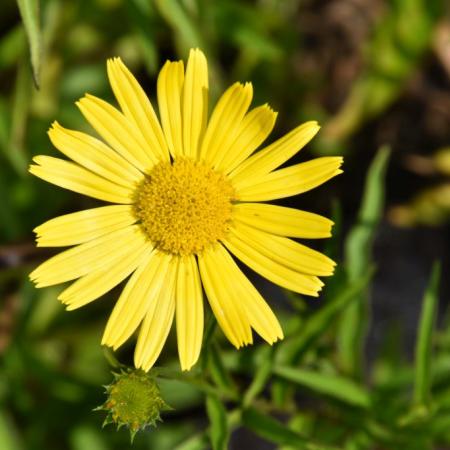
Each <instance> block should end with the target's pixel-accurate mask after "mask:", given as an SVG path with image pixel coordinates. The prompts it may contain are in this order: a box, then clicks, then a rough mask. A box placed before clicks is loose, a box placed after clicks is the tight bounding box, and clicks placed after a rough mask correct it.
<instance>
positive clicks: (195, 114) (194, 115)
mask: <svg viewBox="0 0 450 450" xmlns="http://www.w3.org/2000/svg"><path fill="white" fill-rule="evenodd" d="M182 110H183V150H184V156H187V157H189V158H193V159H196V158H197V157H198V155H199V145H200V144H201V141H202V139H203V134H204V133H205V128H206V120H207V118H208V65H207V62H206V58H205V55H204V54H203V53H202V52H201V51H200V50H199V49H193V50H191V51H190V53H189V59H188V63H187V67H186V75H185V80H184V86H183V105H182Z"/></svg>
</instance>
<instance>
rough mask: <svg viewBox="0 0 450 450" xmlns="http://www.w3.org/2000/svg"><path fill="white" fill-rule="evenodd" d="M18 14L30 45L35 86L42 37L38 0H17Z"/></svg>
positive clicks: (37, 79) (39, 63) (37, 83)
mask: <svg viewBox="0 0 450 450" xmlns="http://www.w3.org/2000/svg"><path fill="white" fill-rule="evenodd" d="M17 5H18V6H19V11H20V15H21V16H22V21H23V25H24V27H25V33H26V35H27V38H28V44H29V46H30V59H31V67H32V69H33V79H34V83H35V85H36V87H37V88H39V82H40V70H41V54H42V47H41V46H42V37H41V30H40V24H39V23H40V21H39V0H17Z"/></svg>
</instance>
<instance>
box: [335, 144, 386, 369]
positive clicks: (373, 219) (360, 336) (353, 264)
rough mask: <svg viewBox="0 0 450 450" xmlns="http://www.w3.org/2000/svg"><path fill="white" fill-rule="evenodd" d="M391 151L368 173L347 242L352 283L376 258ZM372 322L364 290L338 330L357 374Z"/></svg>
mask: <svg viewBox="0 0 450 450" xmlns="http://www.w3.org/2000/svg"><path fill="white" fill-rule="evenodd" d="M389 155H390V152H389V150H388V149H387V148H381V149H380V150H379V151H378V153H377V154H376V156H375V158H374V160H373V162H372V164H371V166H370V168H369V171H368V173H367V178H366V184H365V187H364V193H363V199H362V202H361V207H360V211H359V214H358V222H357V223H356V225H355V226H354V227H353V228H352V230H351V231H350V233H349V235H348V237H347V240H346V243H345V262H346V271H347V276H348V279H349V281H350V282H354V281H355V280H358V279H359V278H361V277H362V276H364V274H365V273H366V272H367V270H368V267H369V265H370V264H371V259H372V246H373V240H374V238H375V233H376V230H377V227H378V224H379V222H380V220H381V217H382V214H383V208H384V198H385V188H384V183H385V176H386V170H387V164H388V160H389ZM368 322H369V310H368V295H367V293H366V292H361V293H360V295H359V297H358V301H357V302H355V303H353V304H352V305H349V307H348V308H347V309H346V310H345V312H344V313H343V314H342V317H341V320H340V323H339V330H338V349H339V357H340V362H341V366H342V367H343V368H344V370H346V371H347V372H348V373H350V374H353V375H354V376H358V375H361V370H362V367H363V364H362V352H363V345H364V339H365V335H366V330H367V326H368Z"/></svg>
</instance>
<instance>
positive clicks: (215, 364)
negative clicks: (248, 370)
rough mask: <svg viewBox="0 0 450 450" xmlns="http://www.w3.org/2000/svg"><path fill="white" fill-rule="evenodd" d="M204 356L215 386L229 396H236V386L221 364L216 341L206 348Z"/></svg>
mask: <svg viewBox="0 0 450 450" xmlns="http://www.w3.org/2000/svg"><path fill="white" fill-rule="evenodd" d="M206 358H207V367H208V369H209V373H210V374H211V378H212V379H213V381H214V383H215V384H216V386H217V387H218V388H219V389H222V390H223V391H224V392H225V393H227V394H228V395H230V396H231V397H236V396H237V394H236V392H237V389H236V386H235V385H234V382H233V380H232V378H231V376H230V374H229V373H228V371H227V369H226V367H225V366H224V364H223V361H222V357H221V352H220V348H219V346H218V345H217V343H216V342H214V343H213V344H212V345H211V347H210V348H208V350H207V355H206Z"/></svg>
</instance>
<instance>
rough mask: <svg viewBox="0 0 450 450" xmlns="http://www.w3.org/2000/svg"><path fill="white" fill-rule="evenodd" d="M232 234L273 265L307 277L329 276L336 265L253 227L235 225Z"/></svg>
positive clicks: (327, 259) (297, 245) (314, 252)
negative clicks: (282, 266)
mask: <svg viewBox="0 0 450 450" xmlns="http://www.w3.org/2000/svg"><path fill="white" fill-rule="evenodd" d="M232 234H233V235H235V236H236V238H237V239H240V240H241V241H243V242H245V243H246V244H247V245H249V246H251V247H252V248H253V250H255V251H256V252H258V253H260V254H261V255H264V256H265V257H267V258H269V259H270V260H272V261H274V262H275V263H278V264H281V265H284V266H286V267H288V268H290V269H292V270H295V271H296V272H301V273H306V274H308V275H318V276H329V275H332V274H333V272H334V267H335V266H336V263H335V262H334V261H332V260H331V259H330V258H328V257H327V256H325V255H323V254H322V253H320V252H317V251H316V250H313V249H311V248H309V247H306V246H305V245H302V244H299V243H298V242H295V241H293V240H292V239H288V238H285V237H281V236H275V235H274V234H270V233H266V232H265V231H260V230H258V229H256V228H254V227H251V226H248V225H244V224H242V223H240V224H236V227H235V228H234V229H233V231H232Z"/></svg>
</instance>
